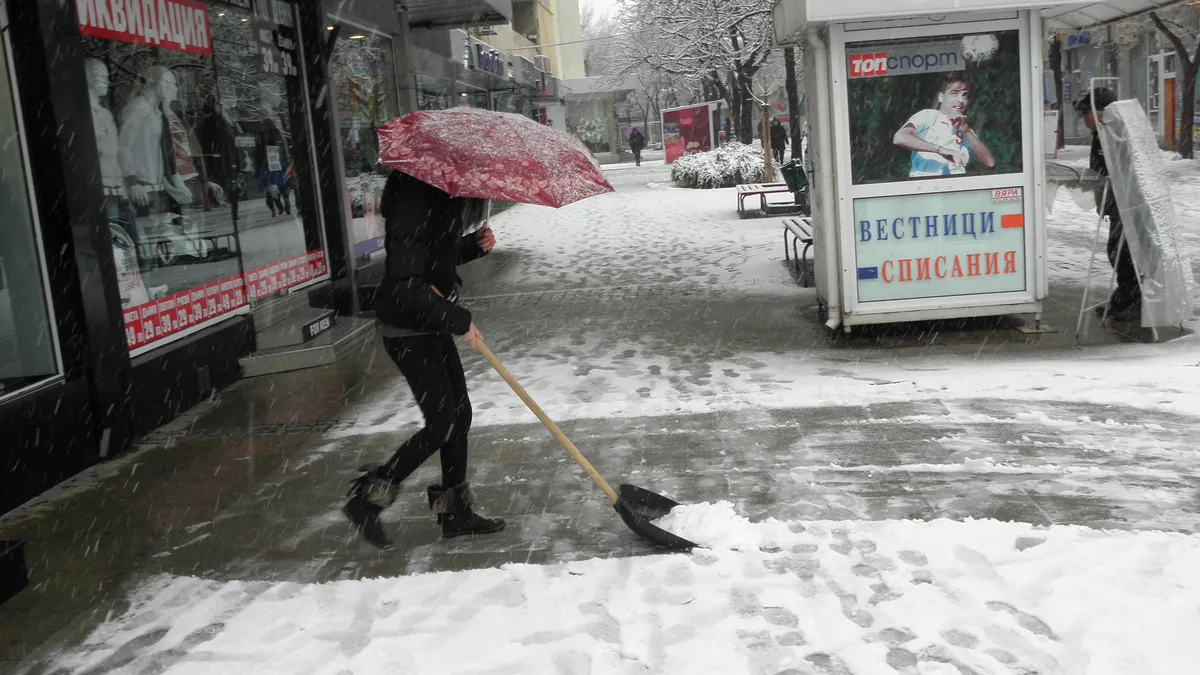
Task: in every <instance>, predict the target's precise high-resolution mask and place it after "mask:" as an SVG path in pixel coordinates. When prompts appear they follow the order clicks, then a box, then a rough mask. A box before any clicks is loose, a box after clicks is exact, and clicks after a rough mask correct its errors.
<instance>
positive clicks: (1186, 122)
mask: <svg viewBox="0 0 1200 675" xmlns="http://www.w3.org/2000/svg"><path fill="white" fill-rule="evenodd" d="M1181 9H1182V8H1180V9H1177V10H1176V18H1172V19H1169V20H1167V21H1164V20H1163V19H1161V18H1160V17H1159V16H1158V13H1157V12H1150V20H1151V21H1153V22H1154V25H1155V26H1156V27H1157V28H1158V30H1160V31H1161V32H1162V34H1163V35H1165V36H1166V38H1167V39H1168V40H1170V41H1171V44H1172V45H1174V47H1175V57H1176V58H1177V59H1178V60H1179V65H1180V66H1182V68H1181V70H1182V71H1183V83H1182V86H1181V87H1180V96H1181V98H1182V99H1183V108H1182V110H1180V112H1179V132H1178V134H1177V135H1178V138H1177V139H1176V140H1175V150H1176V152H1178V153H1179V155H1180V156H1181V157H1184V158H1186V159H1191V158H1192V120H1193V118H1194V117H1195V115H1196V71H1197V70H1200V39H1198V38H1200V36H1198V35H1197V31H1196V29H1195V26H1196V16H1195V11H1194V10H1192V9H1191V7H1188V8H1187V9H1188V11H1189V13H1191V14H1192V16H1191V17H1190V18H1191V21H1190V26H1191V27H1189V26H1188V25H1185V24H1183V23H1181V22H1179V21H1178V20H1176V19H1177V18H1179V17H1178V14H1179V12H1180V10H1181ZM1188 43H1190V46H1191V49H1189V48H1188V47H1189V44H1188Z"/></svg>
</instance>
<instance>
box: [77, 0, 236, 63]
mask: <svg viewBox="0 0 1200 675" xmlns="http://www.w3.org/2000/svg"><path fill="white" fill-rule="evenodd" d="M75 9H76V12H77V13H78V15H79V32H80V33H82V34H84V35H87V36H90V37H95V38H101V39H104V40H115V41H117V42H128V43H129V44H134V45H141V46H143V47H161V48H162V49H170V50H173V51H177V52H183V53H185V54H196V55H198V56H212V53H213V52H212V32H211V29H210V26H209V22H208V6H207V5H205V4H204V3H202V2H199V1H198V0H75Z"/></svg>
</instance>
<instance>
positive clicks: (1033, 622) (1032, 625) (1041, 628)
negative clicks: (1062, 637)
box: [987, 600, 1058, 641]
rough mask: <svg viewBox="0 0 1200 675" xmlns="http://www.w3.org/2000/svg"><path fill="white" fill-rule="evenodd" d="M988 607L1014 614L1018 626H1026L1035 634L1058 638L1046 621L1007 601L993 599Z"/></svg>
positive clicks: (1052, 638) (1053, 638)
mask: <svg viewBox="0 0 1200 675" xmlns="http://www.w3.org/2000/svg"><path fill="white" fill-rule="evenodd" d="M987 608H988V609H990V610H992V611H994V612H1005V613H1008V614H1011V615H1013V617H1015V618H1016V619H1017V625H1018V626H1020V627H1021V628H1024V629H1025V630H1027V631H1029V632H1030V633H1033V634H1034V635H1040V636H1042V637H1044V638H1049V639H1051V640H1055V641H1057V640H1058V636H1057V635H1055V634H1054V631H1053V630H1051V629H1050V626H1047V625H1046V622H1044V621H1042V620H1041V619H1039V618H1037V617H1036V616H1033V615H1032V614H1026V613H1025V612H1022V611H1021V610H1019V609H1017V608H1016V607H1013V606H1012V605H1010V604H1008V603H1007V602H998V601H995V600H993V601H991V602H989V603H987Z"/></svg>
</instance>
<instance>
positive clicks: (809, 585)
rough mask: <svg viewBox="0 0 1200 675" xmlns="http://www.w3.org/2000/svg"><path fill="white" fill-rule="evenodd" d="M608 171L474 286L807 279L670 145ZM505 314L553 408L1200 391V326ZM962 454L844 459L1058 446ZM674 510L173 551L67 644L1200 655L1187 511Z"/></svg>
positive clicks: (881, 668)
mask: <svg viewBox="0 0 1200 675" xmlns="http://www.w3.org/2000/svg"><path fill="white" fill-rule="evenodd" d="M1072 152H1074V153H1076V154H1078V153H1079V151H1078V150H1077V149H1073V150H1072ZM1075 160H1078V157H1076V158H1075ZM609 171H610V173H609V175H610V176H611V178H612V180H613V182H614V184H615V185H616V187H617V188H618V191H617V192H616V193H614V194H609V195H603V196H600V197H596V198H594V199H591V200H588V201H586V202H583V203H581V204H576V205H572V206H569V207H567V208H564V209H562V210H558V211H555V210H550V209H540V208H533V207H519V208H516V209H513V210H511V211H508V212H506V213H504V214H502V215H500V216H498V217H497V218H495V222H494V223H493V225H494V227H495V229H496V231H497V235H498V238H499V240H500V244H499V246H500V252H501V253H503V252H505V251H508V252H510V253H512V255H511V256H510V258H509V259H507V262H506V264H505V266H504V267H503V270H502V272H501V273H500V277H499V278H498V279H497V282H496V286H497V288H495V289H478V288H475V289H472V291H473V292H474V293H475V295H476V297H480V296H483V297H486V296H488V295H489V294H494V295H504V294H506V293H518V292H519V293H528V292H538V291H549V290H561V289H598V288H611V287H618V286H619V287H626V286H634V287H640V288H664V287H665V288H670V289H677V290H678V289H685V290H689V291H697V292H708V293H713V294H716V295H718V296H721V295H723V296H727V297H733V298H738V297H746V298H757V299H764V298H765V299H767V300H773V301H778V302H780V303H786V302H791V300H790V298H794V297H795V296H796V294H797V293H798V291H797V287H796V285H795V282H794V281H792V279H791V278H790V276H789V275H788V273H787V271H786V268H785V267H784V266H783V265H781V264H780V261H779V258H780V246H781V241H780V237H779V232H778V227H777V220H776V219H761V220H739V219H738V218H737V215H736V212H735V210H734V202H735V198H734V194H733V192H732V190H717V191H690V190H681V189H676V188H673V187H671V186H670V185H669V184H668V181H667V178H666V176H667V173H668V171H669V170H668V169H666V168H664V167H662V166H661V165H658V166H654V165H653V163H648V164H647V165H644V166H643V167H640V168H637V167H631V166H618V167H613V168H611V169H609ZM1170 171H1171V175H1172V176H1173V178H1174V181H1175V182H1174V183H1173V184H1172V186H1171V188H1172V191H1173V193H1174V195H1175V200H1176V208H1177V213H1178V215H1179V219H1180V222H1181V223H1182V224H1183V227H1184V229H1185V232H1186V237H1187V240H1186V241H1187V242H1188V244H1189V246H1190V251H1189V253H1190V254H1191V255H1192V256H1193V259H1196V258H1197V257H1198V256H1200V218H1198V217H1197V216H1200V171H1198V170H1197V168H1196V165H1195V163H1193V162H1172V163H1171V164H1170ZM1050 223H1051V224H1050V234H1049V236H1050V241H1051V259H1052V261H1053V262H1052V263H1051V275H1052V281H1053V282H1075V281H1078V280H1079V279H1081V278H1082V270H1083V267H1084V266H1085V265H1086V263H1087V255H1088V247H1089V246H1090V245H1091V242H1092V238H1093V236H1094V232H1095V221H1094V219H1093V218H1092V216H1091V215H1090V214H1089V213H1088V212H1087V211H1085V210H1083V209H1080V208H1079V207H1078V206H1076V205H1075V203H1074V202H1073V201H1072V200H1071V199H1070V197H1069V196H1068V195H1066V194H1060V195H1059V196H1058V198H1057V201H1056V203H1055V207H1054V215H1053V216H1052V218H1051V220H1050ZM1099 262H1100V264H1102V265H1106V263H1105V261H1103V259H1101V260H1100V261H1099ZM800 292H804V293H811V290H810V291H800ZM668 329H669V327H664V330H668ZM484 331H485V334H486V333H488V330H487V328H486V327H485V329H484ZM504 338H505V335H504V333H503V332H501V334H500V335H498V336H495V339H494V340H492V341H491V342H492V346H493V347H494V348H495V349H496V351H497V353H498V354H499V355H500V356H501V358H502V359H504V361H505V363H506V365H508V366H509V368H510V370H512V371H513V372H515V373H518V374H519V376H520V378H521V380H522V383H523V384H524V385H525V386H526V388H527V389H529V390H530V392H531V393H533V395H534V396H535V398H536V399H537V400H538V402H539V403H540V404H541V405H542V407H543V408H545V409H546V411H547V412H548V413H549V414H550V415H551V417H553V418H555V419H556V420H557V421H562V420H564V419H572V418H576V419H582V418H587V419H609V418H614V417H647V416H666V415H671V416H680V415H682V416H686V415H688V414H691V413H703V412H714V411H717V412H737V411H746V410H759V409H771V408H789V409H803V408H811V407H814V406H832V405H839V404H843V405H851V404H853V405H867V404H874V403H887V402H912V401H921V400H929V401H942V402H948V403H955V402H961V401H965V400H970V399H995V400H1000V401H1003V402H1005V405H1006V406H1007V408H1008V409H1009V410H1010V411H1011V413H1012V420H1013V423H1017V424H1019V423H1020V422H1021V420H1022V419H1026V420H1030V422H1031V423H1033V422H1037V423H1039V424H1044V423H1046V422H1047V418H1046V416H1045V414H1044V413H1042V412H1041V411H1040V410H1039V405H1041V404H1043V403H1044V402H1049V401H1073V402H1083V403H1095V404H1106V405H1115V406H1125V407H1129V408H1132V409H1135V410H1136V409H1145V410H1154V411H1162V412H1170V413H1174V414H1176V415H1179V416H1182V417H1184V418H1196V417H1198V416H1200V340H1197V339H1196V338H1195V337H1193V336H1189V337H1185V338H1181V339H1178V340H1175V341H1172V342H1170V343H1167V344H1161V345H1123V346H1113V347H1097V348H1089V349H1087V350H1081V351H1076V352H1059V353H1054V354H1037V353H1034V354H1022V355H1021V357H1020V358H1019V359H1017V358H1014V357H1011V356H1010V357H995V356H986V355H982V354H974V355H964V356H946V355H945V354H944V353H939V354H937V355H936V356H934V357H930V358H919V357H916V358H908V359H896V358H894V357H889V355H888V354H887V352H886V351H885V350H879V351H877V352H874V353H872V354H869V355H866V354H864V355H856V356H855V357H853V358H846V356H845V354H841V355H837V356H836V357H835V356H833V355H830V354H829V353H824V352H819V351H818V352H811V351H810V352H803V353H797V352H790V353H789V352H766V351H748V350H739V349H738V348H736V346H732V345H731V346H729V348H728V349H724V350H722V351H720V352H717V353H715V355H714V354H712V353H710V352H702V351H701V350H700V349H699V348H698V347H697V348H695V349H693V348H691V347H688V346H687V343H686V341H684V342H680V341H678V340H675V341H672V340H671V339H669V338H668V337H667V336H663V337H661V338H654V337H647V336H646V335H645V334H624V333H621V331H620V329H619V328H614V329H612V330H611V331H609V332H607V333H605V332H604V331H597V332H596V334H594V335H590V336H583V337H580V336H577V335H576V336H571V337H565V336H564V337H558V336H555V337H549V338H546V339H543V340H535V341H531V342H528V343H520V344H514V343H509V342H505V339H504ZM681 344H682V345H684V346H680V345H681ZM693 357H694V358H705V359H708V360H707V361H706V362H705V364H704V372H705V374H706V375H705V376H704V377H684V376H681V375H680V373H681V371H682V370H684V369H686V368H687V366H686V365H684V361H683V360H684V359H687V360H689V361H690V360H692V359H693ZM470 369H471V372H470V375H469V379H470V381H471V387H472V399H473V401H474V402H475V407H476V415H475V424H476V425H497V424H511V423H516V422H522V423H526V422H530V421H532V417H531V416H530V414H529V413H528V411H527V410H526V409H525V408H524V407H523V406H522V405H521V404H520V403H519V402H518V401H517V400H516V399H515V398H514V397H513V395H512V393H511V392H510V391H509V390H508V388H507V386H506V385H504V384H503V383H502V382H500V381H499V380H498V379H497V378H495V377H483V373H484V372H485V369H486V364H482V363H480V362H479V360H478V359H471V360H470ZM406 396H407V393H406V391H405V386H404V385H403V382H401V381H400V380H399V377H397V378H396V382H395V385H394V386H391V387H388V388H385V389H384V390H381V391H380V392H379V395H378V397H377V398H376V400H374V401H367V402H365V403H364V404H362V410H361V414H359V415H358V417H359V419H362V420H368V421H367V422H364V423H363V424H362V425H361V426H359V427H356V428H353V429H350V430H346V431H339V432H337V434H334V436H335V437H338V436H340V437H345V436H354V435H367V434H379V433H396V432H402V431H404V430H405V429H410V428H413V425H414V423H415V422H416V421H417V417H416V411H415V410H414V409H412V406H408V405H406V398H405V397H406ZM951 414H957V413H955V412H953V410H952V412H951ZM864 422H865V421H864ZM913 423H914V424H917V423H920V420H915V419H914V420H913ZM1088 423H1089V424H1091V425H1092V427H1095V428H1091V427H1089V428H1090V429H1091V431H1089V433H1102V429H1100V427H1102V426H1103V425H1104V424H1105V422H1104V421H1101V420H1096V421H1094V423H1093V421H1092V420H1088ZM1112 424H1116V423H1115V422H1113V423H1112ZM1193 437H1194V435H1193ZM1180 438H1181V441H1180V443H1179V444H1177V445H1175V446H1172V447H1164V448H1158V449H1157V450H1158V451H1160V452H1161V453H1163V454H1165V455H1170V456H1175V457H1179V458H1180V462H1178V463H1176V464H1172V465H1169V466H1168V467H1167V469H1166V470H1168V471H1174V470H1176V469H1178V472H1179V475H1178V477H1177V479H1178V480H1179V481H1184V482H1186V481H1193V482H1195V484H1196V485H1197V486H1200V476H1198V475H1197V474H1196V473H1195V472H1194V469H1193V467H1194V466H1195V464H1196V462H1195V461H1194V460H1193V459H1192V458H1193V456H1194V453H1195V448H1194V447H1191V446H1189V445H1187V443H1186V439H1187V438H1189V436H1188V435H1182V436H1180ZM1134 445H1136V444H1134ZM1112 450H1113V451H1121V452H1128V453H1130V456H1129V457H1128V458H1127V459H1128V461H1127V462H1125V464H1127V466H1128V471H1129V472H1130V475H1131V476H1133V477H1132V478H1131V479H1130V482H1129V484H1133V485H1136V483H1137V480H1138V479H1137V478H1136V476H1134V474H1137V472H1139V471H1145V470H1147V469H1146V468H1145V467H1140V466H1139V465H1138V461H1137V448H1136V447H1125V448H1114V449H1112ZM1070 452H1071V451H1070V449H1066V450H1064V453H1063V454H1062V455H1061V457H1059V458H1057V459H1056V461H1058V462H1061V464H1060V465H1057V466H1056V467H1055V471H1056V472H1061V473H1064V474H1065V473H1072V472H1075V473H1078V479H1079V480H1080V481H1086V480H1087V477H1086V472H1087V470H1088V468H1087V467H1088V465H1087V463H1086V462H1085V461H1084V460H1083V459H1082V458H1081V459H1080V460H1079V462H1078V463H1077V464H1072V462H1073V461H1074V458H1073V457H1072V456H1071V454H1070ZM1081 452H1084V451H1081ZM952 455H954V451H952V450H951V449H950V447H949V446H948V448H947V458H946V459H945V461H938V460H937V459H936V458H935V459H934V460H931V461H930V462H929V463H928V464H927V465H923V468H922V467H917V466H915V465H907V466H901V467H880V466H874V465H869V463H863V465H861V466H841V467H836V468H837V469H838V470H861V471H864V472H887V471H889V470H903V471H910V472H917V471H962V470H970V471H977V470H980V469H981V468H982V469H983V470H985V471H992V472H995V473H1005V472H1019V471H1030V470H1040V469H1037V468H1036V467H1033V468H1032V469H1031V466H1030V465H1022V464H1015V463H1013V464H1010V463H1000V462H996V461H990V460H988V459H986V458H985V457H982V456H979V457H970V456H968V458H967V459H965V460H964V459H962V456H961V453H958V454H957V455H954V458H953V459H951V456H952ZM808 459H809V458H807V457H802V456H797V457H796V461H795V463H794V464H793V466H797V467H798V468H797V469H796V470H794V471H793V475H792V478H793V479H795V480H797V481H801V480H815V476H816V472H817V471H819V470H820V469H821V467H820V466H816V465H813V464H812V462H811V461H806V460H808ZM1030 459H1031V461H1033V459H1034V458H1030ZM806 466H807V469H805V467H806ZM1042 469H1044V467H1042ZM1105 470H1106V471H1109V470H1120V468H1119V467H1118V468H1115V469H1114V468H1113V467H1108V468H1106V469H1105ZM1154 470H1158V468H1155V469H1154ZM1138 475H1141V474H1138ZM673 527H677V528H680V530H681V531H682V532H683V533H685V534H686V535H687V536H691V537H693V538H694V539H695V540H696V541H697V542H698V543H701V544H702V545H703V546H704V547H705V548H703V549H701V550H697V551H695V552H693V553H691V554H676V555H661V556H647V557H641V558H633V559H593V560H578V561H571V562H566V563H563V564H559V565H546V566H529V565H509V566H505V567H503V568H500V569H484V570H474V571H464V572H447V573H436V574H426V575H417V576H410V577H403V578H388V579H371V580H356V581H336V582H330V583H325V584H297V583H266V582H255V581H235V582H228V581H224V582H218V581H211V580H204V579H198V578H192V577H171V576H161V577H155V578H152V579H147V580H143V581H142V583H141V585H140V586H139V587H138V588H137V589H136V590H134V591H133V593H132V595H131V597H130V604H129V607H128V609H126V610H124V611H123V612H121V613H116V614H114V615H112V616H111V617H109V619H108V620H107V621H105V622H104V623H103V625H101V626H100V628H98V629H97V630H96V631H94V632H93V633H92V634H91V635H90V636H89V637H88V638H87V639H86V640H85V642H84V643H83V644H82V645H79V646H77V647H76V648H74V649H72V650H70V651H67V652H64V653H62V654H61V655H60V656H59V658H58V665H59V666H61V667H63V668H64V669H67V670H69V671H71V672H83V671H87V670H89V669H91V668H100V669H105V670H111V669H112V668H113V667H114V665H113V664H117V667H119V668H123V669H124V672H150V671H152V672H166V673H229V672H239V673H240V672H246V673H249V672H252V673H256V674H259V673H299V672H303V673H314V674H316V673H320V674H329V675H334V674H341V673H355V674H363V675H370V674H373V673H393V672H413V673H441V672H444V673H448V674H450V673H480V674H484V673H487V674H492V675H500V674H507V673H512V674H522V675H524V674H530V675H541V674H542V673H547V674H549V673H563V674H583V673H594V674H597V675H599V674H603V673H681V674H682V673H686V674H689V675H691V674H699V673H721V674H725V673H764V674H766V675H784V674H803V673H830V674H836V675H876V674H880V675H882V674H885V673H886V674H892V673H901V674H902V675H916V674H923V675H969V674H972V673H975V674H997V675H1000V674H1010V673H1011V674H1031V673H1038V674H1046V675H1050V674H1057V673H1063V674H1077V673H1078V674H1087V675H1109V674H1112V675H1128V674H1132V673H1138V674H1147V675H1176V674H1179V673H1185V672H1192V671H1193V670H1194V669H1195V662H1196V647H1195V644H1196V642H1195V636H1196V635H1200V577H1198V575H1197V574H1196V570H1197V569H1200V535H1197V533H1196V530H1195V529H1193V530H1192V532H1191V533H1190V534H1189V533H1187V532H1176V533H1165V532H1151V531H1123V532H1113V531H1102V530H1095V529H1088V528H1083V527H1076V526H1059V525H1055V526H1050V527H1037V526H1034V525H1030V524H1024V523H1006V522H997V521H991V520H966V521H963V522H954V521H949V520H935V521H932V522H917V521H909V520H880V521H845V522H814V521H805V522H778V521H775V520H770V519H768V520H765V521H763V522H754V523H752V522H749V521H747V520H745V519H744V518H742V517H740V516H739V515H738V514H737V513H735V512H734V511H733V510H732V508H731V507H730V506H729V505H727V504H710V505H705V506H704V507H703V508H702V509H699V510H698V511H696V512H693V513H691V514H685V517H684V519H683V520H681V521H680V522H678V523H676V524H675V525H673ZM1196 527H1197V528H1200V524H1197V525H1196ZM1184 529H1186V526H1185V528H1184ZM500 536H503V535H500Z"/></svg>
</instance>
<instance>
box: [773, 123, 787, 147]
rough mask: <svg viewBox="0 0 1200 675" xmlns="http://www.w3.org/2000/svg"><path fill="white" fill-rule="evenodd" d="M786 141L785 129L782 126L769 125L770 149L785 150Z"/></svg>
mask: <svg viewBox="0 0 1200 675" xmlns="http://www.w3.org/2000/svg"><path fill="white" fill-rule="evenodd" d="M787 141H788V137H787V129H784V128H783V125H782V124H779V125H774V124H773V125H771V148H772V149H775V150H779V149H781V148H785V147H787Z"/></svg>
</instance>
